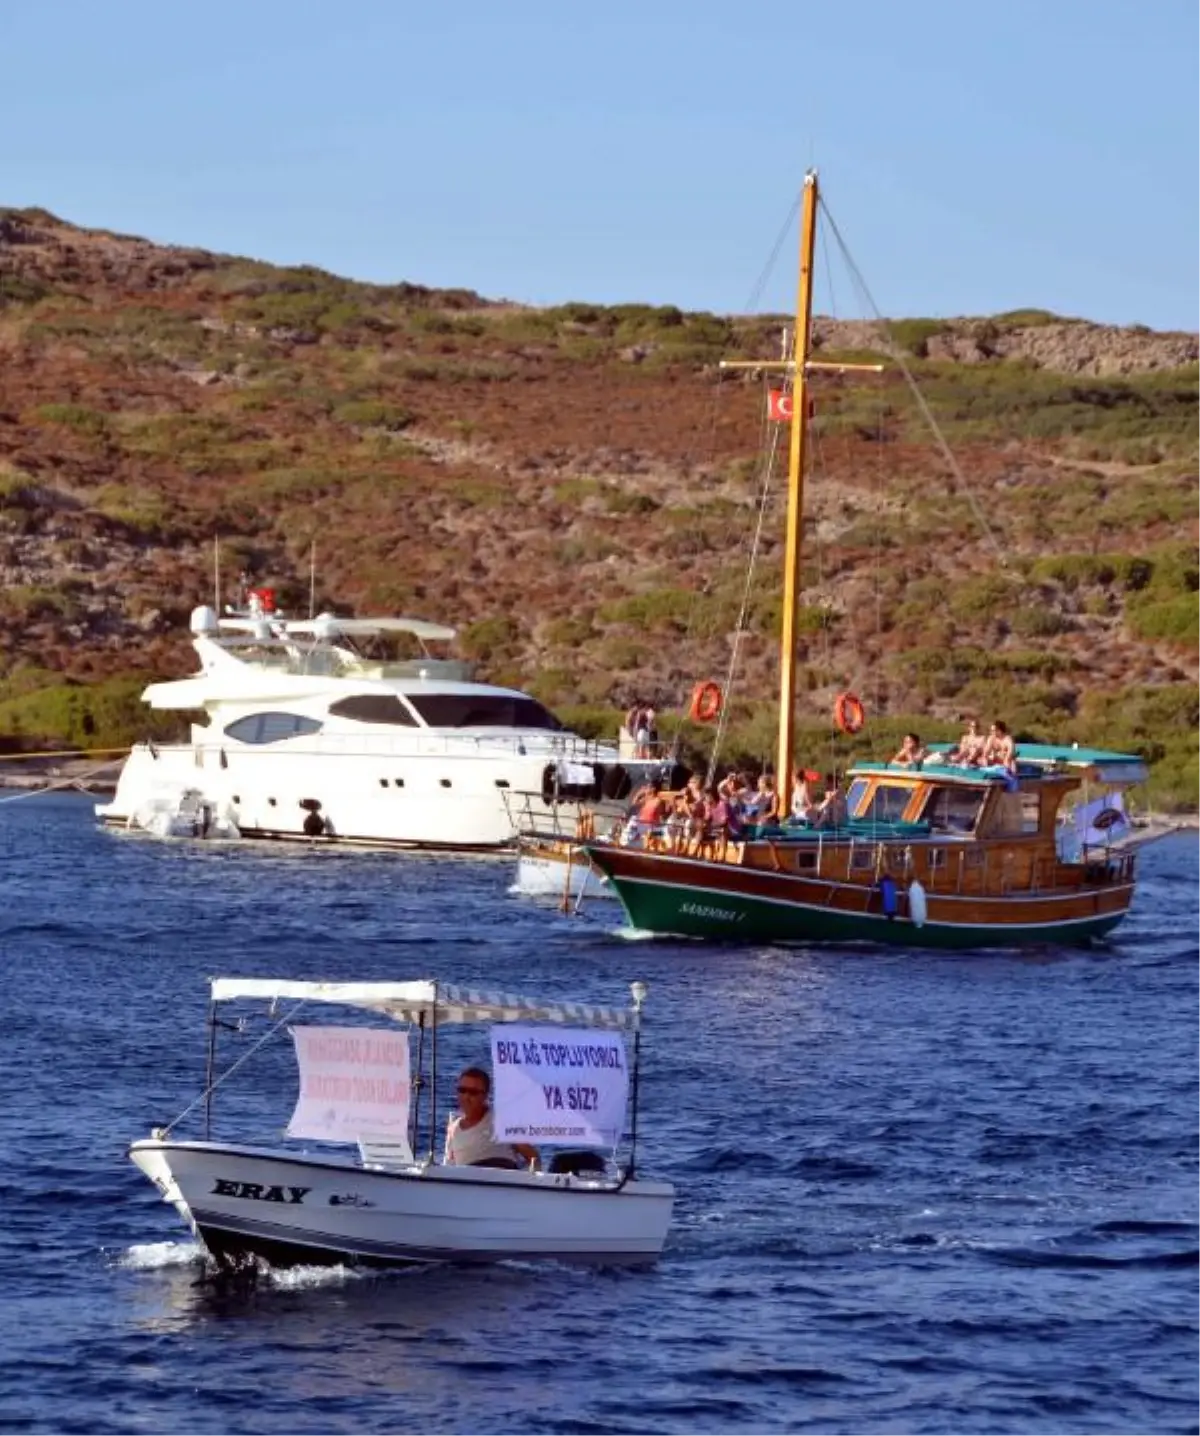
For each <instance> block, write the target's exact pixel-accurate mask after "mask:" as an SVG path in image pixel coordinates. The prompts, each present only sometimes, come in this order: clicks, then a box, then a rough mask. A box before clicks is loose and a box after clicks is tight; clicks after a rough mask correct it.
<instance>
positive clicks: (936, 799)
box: [921, 785, 986, 833]
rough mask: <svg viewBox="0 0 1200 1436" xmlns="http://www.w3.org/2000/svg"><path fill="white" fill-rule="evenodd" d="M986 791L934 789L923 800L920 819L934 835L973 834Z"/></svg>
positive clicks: (948, 788)
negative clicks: (923, 804)
mask: <svg viewBox="0 0 1200 1436" xmlns="http://www.w3.org/2000/svg"><path fill="white" fill-rule="evenodd" d="M985 792H986V789H983V788H956V787H951V786H949V785H947V786H946V787H944V788H943V787H938V788H934V790H933V792H932V793H930V795H929V797H928V798H927V799H926V800H925V806H924V808H923V809H922V810H921V817H922V818H923V819H924V820H925V822H927V823H928V824H929V826H930V827H931V828H932V829H933V831H934V832H935V833H973V832H974V831H975V823H976V821H977V820H978V818H979V809H980V808H981V807H982V806H983V799H984V795H985Z"/></svg>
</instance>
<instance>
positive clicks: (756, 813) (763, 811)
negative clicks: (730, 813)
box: [742, 773, 779, 823]
mask: <svg viewBox="0 0 1200 1436" xmlns="http://www.w3.org/2000/svg"><path fill="white" fill-rule="evenodd" d="M742 813H743V816H744V817H745V819H746V821H747V822H748V823H776V822H778V821H779V794H778V793H777V792H776V791H775V779H774V778H772V777H771V775H770V774H769V773H763V774H762V775H761V777H760V778H759V780H758V786H757V787H756V788H755V790H754V792H753V793H752V794H751V795H750V798H749V800H748V801H747V802H746V803H745V804H744V805H743V807H742Z"/></svg>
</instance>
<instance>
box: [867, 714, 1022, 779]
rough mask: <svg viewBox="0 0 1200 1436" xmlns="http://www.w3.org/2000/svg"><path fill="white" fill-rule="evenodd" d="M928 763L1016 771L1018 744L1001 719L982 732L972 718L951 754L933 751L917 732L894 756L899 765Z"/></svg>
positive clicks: (893, 762) (901, 766)
mask: <svg viewBox="0 0 1200 1436" xmlns="http://www.w3.org/2000/svg"><path fill="white" fill-rule="evenodd" d="M926 762H934V763H936V764H937V765H938V766H939V767H943V768H947V767H948V768H1002V769H1003V770H1004V771H1005V772H1006V773H1015V772H1016V769H1017V745H1016V743H1015V742H1014V740H1013V736H1012V734H1011V733H1010V732H1009V731H1008V725H1007V724H1006V723H1002V722H1001V721H1000V720H999V719H997V721H996V722H995V723H993V724H992V725H991V727H990V728H989V729H988V731H987V732H986V733H981V732H980V731H979V724H978V722H977V721H976V720H975V719H974V718H968V719H967V720H966V727H965V728H964V730H963V733H962V736H961V737H960V738H959V740H958V742H957V743H956V744H955V746H954V747H953V748H951V749H950V751H949V752H948V753H930V752H929V750H928V749H927V748H925V746H924V745H923V744H922V742H921V739H920V737H919V736H918V735H917V734H916V733H906V734H905V735H904V741H903V743H901V745H900V751H899V752H898V753H896V754H895V755H894V756H893V757H892V759H891V763H892V765H893V766H894V767H897V768H919V767H921V765H922V764H923V763H926Z"/></svg>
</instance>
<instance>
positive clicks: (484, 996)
mask: <svg viewBox="0 0 1200 1436" xmlns="http://www.w3.org/2000/svg"><path fill="white" fill-rule="evenodd" d="M239 998H243V999H255V1000H258V1001H260V1002H276V1001H282V1002H321V1003H336V1004H338V1005H339V1006H342V1007H361V1008H364V1009H365V1010H367V1011H369V1012H379V1013H382V1014H383V1016H385V1017H390V1018H392V1020H393V1021H396V1022H419V1021H420V1020H421V1019H422V1017H423V1018H424V1019H425V1022H426V1024H427V1025H431V1024H432V1023H433V1022H434V1021H435V1020H436V1021H437V1023H438V1024H439V1025H440V1024H441V1023H444V1022H555V1023H563V1024H566V1025H569V1026H577V1027H611V1028H632V1027H633V1026H634V1025H635V1014H634V1010H633V1008H632V1007H630V1008H619V1007H593V1006H591V1005H590V1004H589V1003H583V1002H562V1001H557V1000H542V999H539V998H534V997H517V996H514V995H513V994H511V993H506V992H484V991H480V990H478V989H476V988H473V987H455V986H453V985H452V984H451V983H448V982H435V981H433V980H431V979H426V980H422V981H419V982H294V981H291V980H288V979H284V978H275V977H214V978H213V980H212V1000H213V1001H214V1002H232V1001H235V1000H236V999H239Z"/></svg>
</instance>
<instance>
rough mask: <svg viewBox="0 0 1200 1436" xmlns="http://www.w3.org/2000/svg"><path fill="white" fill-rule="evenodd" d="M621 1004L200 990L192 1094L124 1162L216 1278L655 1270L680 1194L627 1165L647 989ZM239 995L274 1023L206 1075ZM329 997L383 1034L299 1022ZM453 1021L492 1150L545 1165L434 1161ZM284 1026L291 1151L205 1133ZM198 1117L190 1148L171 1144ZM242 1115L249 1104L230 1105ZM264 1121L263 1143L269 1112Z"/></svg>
mask: <svg viewBox="0 0 1200 1436" xmlns="http://www.w3.org/2000/svg"><path fill="white" fill-rule="evenodd" d="M631 992H632V997H633V1001H632V1004H631V1005H630V1006H628V1007H620V1008H609V1007H594V1006H590V1005H585V1004H582V1003H578V1002H563V1001H561V1000H556V999H551V1000H542V999H533V998H528V997H520V996H513V995H509V994H504V993H496V992H479V991H475V990H473V989H467V988H461V987H455V986H451V985H450V984H448V983H443V982H435V981H417V982H295V981H291V980H287V979H276V978H214V979H213V982H212V990H211V1002H210V1006H209V1049H208V1050H209V1067H208V1079H207V1081H206V1083H205V1088H204V1091H203V1093H201V1095H200V1096H199V1097H198V1098H197V1099H196V1101H195V1102H193V1103H192V1104H191V1106H190V1107H188V1108H186V1109H185V1110H184V1112H182V1113H181V1114H180V1116H179V1117H178V1118H176V1120H175V1122H174V1123H172V1125H171V1126H170V1127H166V1128H160V1129H158V1130H156V1131H155V1132H154V1134H153V1136H151V1137H149V1138H146V1139H144V1140H141V1141H136V1142H134V1143H133V1144H132V1146H131V1147H130V1149H129V1156H130V1158H131V1160H132V1161H133V1162H134V1164H135V1165H136V1166H137V1167H138V1168H139V1170H140V1171H142V1172H143V1173H144V1174H145V1175H146V1176H147V1177H149V1179H150V1180H151V1181H152V1182H153V1183H154V1185H155V1186H156V1187H157V1188H158V1190H159V1192H160V1194H161V1195H162V1198H163V1200H164V1201H166V1202H169V1203H170V1204H171V1205H172V1206H174V1207H175V1209H176V1210H177V1211H178V1213H179V1215H180V1216H181V1217H182V1218H183V1219H184V1221H185V1222H187V1224H188V1225H189V1227H191V1229H192V1231H193V1232H194V1234H195V1235H196V1237H197V1238H198V1240H199V1241H201V1242H202V1243H203V1245H204V1247H205V1249H206V1251H207V1252H208V1254H209V1256H210V1257H212V1258H213V1260H214V1261H215V1263H216V1264H217V1266H218V1267H219V1268H221V1269H223V1270H224V1271H226V1272H229V1271H246V1272H252V1271H253V1270H256V1269H257V1267H258V1266H259V1264H260V1263H263V1262H265V1263H266V1264H267V1265H270V1266H295V1265H308V1264H317V1263H321V1264H329V1263H352V1264H357V1265H368V1266H400V1265H412V1264H424V1263H429V1262H444V1261H451V1262H493V1261H503V1260H506V1259H508V1260H511V1259H522V1260H526V1261H527V1260H531V1259H534V1258H552V1259H554V1260H556V1261H569V1262H574V1263H588V1264H593V1265H596V1264H598V1265H623V1266H627V1265H649V1264H651V1263H653V1262H654V1261H656V1260H657V1259H658V1257H659V1255H660V1254H661V1252H662V1249H663V1244H664V1243H665V1241H666V1238H667V1232H668V1229H669V1227H670V1222H671V1209H672V1206H673V1203H674V1199H675V1189H674V1187H673V1186H672V1185H671V1184H670V1183H669V1182H663V1181H655V1180H653V1179H647V1178H646V1177H643V1176H642V1175H641V1173H640V1172H639V1171H638V1170H637V1165H636V1163H637V1113H638V1059H639V1051H640V1040H641V1029H642V1006H643V1003H644V1001H645V998H646V987H645V984H643V983H640V982H635V983H632V984H631ZM236 1002H241V1003H246V1002H255V1003H257V1004H259V1007H260V1009H261V1006H262V1004H264V1003H266V1004H269V1013H270V1017H269V1021H268V1023H267V1026H266V1030H265V1031H264V1032H262V1034H261V1036H259V1037H258V1038H257V1040H255V1041H254V1043H253V1046H251V1047H250V1048H249V1049H248V1050H245V1051H242V1052H241V1053H239V1054H238V1055H237V1056H236V1057H235V1058H234V1059H233V1060H232V1062H231V1065H230V1066H229V1067H228V1068H227V1069H226V1070H225V1072H224V1073H222V1074H221V1075H220V1076H218V1075H217V1073H216V1066H215V1064H216V1044H217V1033H218V1028H222V1027H224V1028H232V1030H233V1031H234V1032H236V1033H238V1034H243V1033H247V1032H248V1031H253V1029H248V1028H247V1025H246V1020H240V1021H239V1022H237V1023H236V1024H235V1023H230V1022H227V1021H225V1020H224V1019H219V1018H218V1017H217V1011H218V1008H220V1007H222V1005H223V1004H227V1003H236ZM331 1004H332V1005H336V1006H339V1007H343V1008H350V1009H352V1010H353V1009H357V1010H358V1011H359V1012H360V1013H361V1012H366V1013H369V1014H371V1015H372V1016H374V1017H376V1018H379V1017H382V1018H385V1019H387V1026H384V1027H381V1026H379V1025H378V1024H376V1025H372V1026H363V1025H360V1024H356V1025H354V1026H337V1027H332V1026H326V1025H317V1024H314V1023H310V1022H308V1021H304V1022H300V1021H297V1019H298V1018H299V1017H300V1016H301V1013H303V1015H304V1017H305V1018H306V1019H307V1018H308V1017H309V1016H310V1015H311V1014H312V1013H313V1012H314V1010H319V1009H321V1008H324V1007H326V1006H328V1005H331ZM461 1023H475V1024H478V1023H487V1024H491V1027H490V1037H491V1055H492V1092H493V1094H494V1101H493V1105H492V1116H491V1118H490V1119H489V1120H490V1121H491V1123H492V1131H493V1132H494V1134H495V1137H496V1138H497V1140H498V1141H500V1142H513V1143H523V1144H525V1145H526V1146H530V1147H532V1148H533V1149H534V1150H535V1151H536V1152H537V1153H540V1154H542V1160H540V1161H535V1162H534V1163H533V1165H531V1166H530V1167H528V1168H522V1167H521V1166H520V1164H519V1162H517V1161H515V1160H514V1161H511V1162H510V1161H497V1160H495V1159H489V1160H486V1161H475V1163H474V1165H457V1164H455V1162H454V1160H453V1154H452V1153H451V1152H450V1150H449V1144H447V1150H446V1153H445V1155H446V1157H447V1159H448V1160H446V1161H439V1160H437V1158H438V1156H439V1155H440V1154H439V1151H438V1148H439V1145H440V1125H439V1121H438V1103H439V1101H441V1100H443V1099H444V1098H445V1097H446V1096H447V1095H448V1094H447V1093H446V1092H445V1090H444V1085H443V1087H442V1088H439V1070H440V1072H441V1073H442V1077H441V1079H440V1080H441V1082H442V1083H443V1084H444V1083H445V1074H446V1069H447V1066H448V1065H449V1066H450V1070H451V1072H453V1071H454V1070H455V1069H456V1066H457V1064H449V1063H448V1058H447V1056H446V1055H445V1054H446V1047H445V1044H446V1042H447V1040H448V1038H450V1036H451V1034H450V1033H447V1032H445V1030H444V1029H445V1028H447V1027H448V1026H449V1027H451V1028H453V1027H454V1026H455V1025H457V1024H461ZM285 1031H287V1032H290V1033H291V1036H292V1039H293V1041H294V1043H295V1050H296V1057H297V1062H298V1066H299V1094H298V1098H297V1102H296V1107H295V1110H294V1111H293V1113H292V1117H291V1120H290V1121H289V1123H288V1126H287V1131H286V1133H285V1136H286V1137H288V1138H289V1139H291V1140H290V1141H289V1142H287V1143H280V1141H279V1139H278V1136H277V1135H276V1136H274V1137H273V1138H272V1139H270V1140H269V1141H268V1142H266V1143H259V1142H242V1141H228V1140H223V1141H217V1140H214V1139H213V1135H212V1130H211V1129H212V1106H213V1100H212V1099H213V1093H214V1089H215V1088H216V1087H217V1086H218V1085H219V1084H220V1083H221V1082H222V1081H223V1080H224V1078H225V1077H228V1076H230V1075H231V1074H232V1073H233V1072H234V1070H235V1069H239V1068H242V1067H243V1066H244V1065H245V1064H247V1063H248V1062H249V1061H250V1060H251V1059H252V1058H253V1056H254V1055H255V1054H256V1053H257V1051H258V1050H259V1048H261V1047H263V1046H264V1045H265V1044H266V1043H268V1042H269V1041H270V1040H271V1039H272V1038H279V1037H284V1033H285ZM627 1039H628V1041H627ZM284 1040H286V1038H284ZM439 1047H440V1048H441V1050H442V1054H443V1055H442V1056H441V1065H440V1068H439ZM414 1048H415V1053H414V1052H413V1050H412V1049H414ZM414 1057H415V1060H414ZM460 1060H461V1054H460ZM467 1070H468V1071H472V1072H476V1073H478V1072H479V1071H480V1069H477V1068H470V1069H467ZM464 1075H465V1074H464ZM273 1078H275V1079H277V1068H275V1069H272V1068H271V1067H268V1068H267V1076H266V1079H265V1081H266V1085H267V1087H268V1088H269V1089H270V1090H272V1091H273V1092H274V1095H275V1096H276V1097H278V1096H279V1093H278V1090H277V1088H278V1082H277V1080H273ZM460 1090H461V1089H460ZM201 1106H203V1110H204V1128H203V1131H204V1136H203V1139H200V1140H186V1139H183V1138H180V1137H176V1136H174V1135H172V1132H173V1128H174V1127H175V1126H177V1125H178V1124H179V1123H180V1122H181V1121H182V1119H183V1118H184V1117H186V1116H187V1114H188V1113H189V1112H191V1111H193V1110H195V1109H196V1108H199V1107H201ZM237 1107H238V1110H239V1111H245V1110H247V1109H246V1108H245V1106H244V1103H243V1102H242V1101H241V1100H239V1102H238V1104H237ZM274 1126H275V1130H276V1133H277V1132H278V1116H276V1117H275V1118H274ZM551 1149H553V1150H551Z"/></svg>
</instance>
